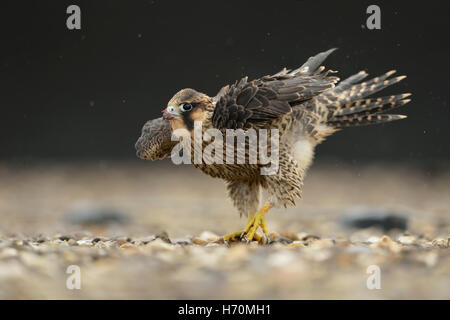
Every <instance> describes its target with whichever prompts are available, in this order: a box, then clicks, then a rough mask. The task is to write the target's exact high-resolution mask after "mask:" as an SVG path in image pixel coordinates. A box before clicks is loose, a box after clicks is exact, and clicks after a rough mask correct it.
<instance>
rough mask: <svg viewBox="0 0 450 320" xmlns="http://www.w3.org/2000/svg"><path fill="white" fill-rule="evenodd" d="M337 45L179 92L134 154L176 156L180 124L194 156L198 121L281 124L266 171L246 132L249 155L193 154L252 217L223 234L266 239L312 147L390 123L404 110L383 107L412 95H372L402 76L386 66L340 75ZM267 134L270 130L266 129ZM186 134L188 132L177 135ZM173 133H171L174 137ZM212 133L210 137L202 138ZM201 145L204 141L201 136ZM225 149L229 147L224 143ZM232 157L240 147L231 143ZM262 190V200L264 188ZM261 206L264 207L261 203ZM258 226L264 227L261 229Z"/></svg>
mask: <svg viewBox="0 0 450 320" xmlns="http://www.w3.org/2000/svg"><path fill="white" fill-rule="evenodd" d="M334 50H335V49H330V50H328V51H326V52H322V53H319V54H317V55H315V56H313V57H310V58H309V59H308V60H307V61H306V63H304V64H303V65H302V66H301V67H300V68H297V69H295V70H288V69H286V68H284V69H283V70H281V71H280V72H278V73H276V74H274V75H267V76H264V77H262V78H259V79H256V80H252V81H249V80H248V78H247V77H244V78H242V79H241V80H240V81H236V82H235V83H234V84H233V85H229V86H225V87H223V88H222V89H221V90H220V91H219V93H218V94H217V95H216V96H214V97H210V96H208V95H206V94H204V93H201V92H198V91H196V90H193V89H183V90H181V91H179V92H178V93H176V94H175V95H174V96H173V97H172V99H171V100H170V101H169V103H168V104H167V107H166V108H165V109H164V110H163V111H162V112H163V117H162V118H158V119H155V120H150V121H148V122H147V123H146V124H145V125H144V127H143V129H142V135H141V137H140V138H139V139H138V141H137V142H136V150H137V156H138V157H139V158H141V159H145V160H158V159H164V158H166V157H172V158H173V157H174V154H177V155H178V154H179V153H180V151H179V150H178V151H177V152H176V153H174V149H175V146H176V145H177V143H178V141H177V139H173V133H174V132H175V131H177V130H178V129H182V130H186V132H188V134H190V135H191V137H190V138H193V139H190V142H189V143H190V144H192V148H191V149H190V151H189V152H190V153H191V156H194V153H195V151H194V149H196V148H195V147H194V144H195V143H194V142H192V141H195V138H194V137H193V136H194V131H195V129H194V128H195V123H197V122H200V123H201V124H202V127H201V132H203V133H204V132H205V131H206V130H208V129H217V130H219V131H220V132H221V133H223V134H224V135H225V134H226V132H228V130H230V129H232V130H241V132H244V133H245V132H248V131H249V130H252V129H253V130H261V129H266V130H273V129H276V130H277V134H278V145H277V152H278V164H277V171H276V172H274V173H272V174H262V173H261V169H262V168H264V167H267V166H268V164H267V163H263V162H262V161H260V160H257V161H256V163H255V162H249V153H250V151H252V150H253V151H254V150H256V152H260V150H259V149H258V148H257V147H255V145H254V143H250V142H249V140H245V146H246V148H245V156H244V158H245V161H244V163H242V161H241V163H235V162H232V161H230V163H228V162H226V163H223V162H221V163H211V162H207V161H200V162H195V163H193V165H194V166H195V167H196V168H198V169H200V170H201V171H203V172H204V173H206V174H207V175H209V176H212V177H215V178H221V179H223V180H224V181H225V183H226V185H227V189H228V195H229V197H230V198H231V200H232V202H233V204H234V206H235V207H236V208H237V210H238V212H239V213H240V215H241V216H242V215H245V216H247V217H248V222H247V225H246V226H245V228H244V229H243V230H239V231H238V232H234V233H231V234H228V235H225V236H224V237H223V239H224V242H225V243H226V244H228V243H229V242H230V241H234V240H237V241H240V240H243V239H244V240H246V241H258V242H260V243H266V242H267V241H268V237H267V236H268V233H269V231H268V228H267V225H266V221H265V215H266V213H267V212H268V211H269V209H270V208H272V207H285V208H287V207H293V206H295V205H296V200H298V199H300V198H301V192H302V185H303V179H304V177H305V174H306V171H307V169H308V168H309V166H310V165H311V163H312V161H313V157H314V148H315V147H316V146H317V145H318V144H319V143H321V142H322V141H324V139H325V138H326V137H327V136H329V135H331V134H333V133H334V132H337V131H339V130H341V128H344V127H351V126H361V125H370V124H378V123H385V122H389V121H393V120H399V119H404V118H406V116H404V115H397V114H386V113H385V112H386V111H388V110H391V109H395V108H398V107H400V106H403V105H404V104H406V103H408V102H409V101H410V99H406V98H407V97H408V96H410V94H409V93H404V94H398V95H391V96H384V97H378V98H368V96H370V95H372V94H374V93H376V92H378V91H380V90H382V89H384V88H386V87H388V86H390V85H393V84H395V83H397V82H399V81H401V80H402V79H404V78H405V76H397V77H391V76H392V75H393V74H394V73H395V71H389V72H387V73H385V74H383V75H381V76H379V77H375V78H373V79H370V80H366V81H363V80H364V79H365V78H366V77H367V73H366V72H365V71H361V72H359V73H357V74H355V75H353V76H351V77H349V78H346V79H345V80H343V81H340V82H339V80H340V79H339V78H338V77H336V76H335V75H334V74H335V72H334V71H332V70H325V67H324V66H322V65H321V64H322V63H323V61H324V60H325V59H326V58H327V57H328V55H329V54H331V53H332V52H333V51H334ZM266 138H267V136H266ZM179 139H180V140H184V139H185V138H184V137H180V138H179ZM172 140H174V141H172ZM205 140H207V139H205ZM200 145H201V148H206V147H207V143H206V142H205V141H203V140H202V141H201V143H200ZM223 153H224V157H225V150H224V151H223ZM234 153H235V154H233V157H235V156H239V155H237V154H236V153H237V151H236V150H235V151H234ZM261 191H264V193H265V195H264V202H262V201H261V198H262V196H261V194H262V192H261ZM261 204H262V206H261V207H260V205H261ZM259 228H261V230H262V232H263V234H262V235H260V234H258V233H257V231H258V230H259Z"/></svg>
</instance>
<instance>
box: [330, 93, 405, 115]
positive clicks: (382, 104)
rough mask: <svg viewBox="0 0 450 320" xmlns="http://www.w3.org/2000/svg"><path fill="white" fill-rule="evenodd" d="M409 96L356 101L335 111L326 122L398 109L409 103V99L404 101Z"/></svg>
mask: <svg viewBox="0 0 450 320" xmlns="http://www.w3.org/2000/svg"><path fill="white" fill-rule="evenodd" d="M410 95H411V94H410V93H404V94H398V95H394V96H389V97H382V98H376V99H365V100H356V101H353V102H351V103H347V104H345V105H344V106H343V108H342V109H340V110H338V111H336V112H335V113H334V115H333V117H332V118H331V119H330V120H328V121H333V120H334V119H344V118H345V117H346V116H351V117H353V118H354V117H358V116H361V115H369V114H375V113H380V112H382V111H386V110H390V109H394V108H398V107H401V106H403V105H405V104H407V103H408V102H410V101H411V99H405V98H407V97H409V96H410Z"/></svg>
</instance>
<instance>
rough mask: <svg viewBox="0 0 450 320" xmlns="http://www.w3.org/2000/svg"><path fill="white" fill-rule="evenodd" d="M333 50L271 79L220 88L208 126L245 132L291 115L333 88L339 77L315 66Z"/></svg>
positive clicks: (243, 79)
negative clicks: (295, 108)
mask: <svg viewBox="0 0 450 320" xmlns="http://www.w3.org/2000/svg"><path fill="white" fill-rule="evenodd" d="M334 50H335V49H331V50H328V51H326V52H322V53H319V54H318V55H316V56H314V57H311V58H309V59H308V61H307V62H306V63H305V64H303V65H302V66H301V67H300V68H298V69H295V70H293V71H291V70H287V69H286V68H285V69H283V70H281V71H280V72H278V73H277V74H274V75H272V76H264V77H262V78H260V79H257V80H253V81H247V77H245V78H242V79H241V80H240V81H239V82H236V83H235V84H233V85H231V86H225V87H223V88H222V89H221V90H220V91H219V93H218V94H217V95H216V97H214V99H213V101H215V102H216V107H215V110H214V114H213V117H212V124H213V126H214V127H216V128H218V129H241V128H242V129H246V128H249V127H251V126H252V124H257V123H264V122H269V121H271V120H274V119H276V118H279V117H281V116H282V115H284V114H286V113H289V112H291V110H292V107H293V106H295V105H298V104H300V103H302V102H304V101H306V100H309V99H311V98H312V97H314V96H316V95H318V94H320V93H321V92H323V91H325V90H327V89H330V88H333V87H334V84H335V83H336V82H337V81H338V80H339V78H337V77H334V76H329V75H328V74H329V72H330V71H327V72H323V71H324V69H325V67H319V66H320V64H321V63H322V62H323V61H324V60H325V59H326V57H327V56H328V55H329V54H330V53H331V52H333V51H334Z"/></svg>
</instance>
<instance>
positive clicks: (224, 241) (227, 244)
mask: <svg viewBox="0 0 450 320" xmlns="http://www.w3.org/2000/svg"><path fill="white" fill-rule="evenodd" d="M223 243H225V246H226V247H227V248H229V247H230V244H229V243H228V241H227V240H225V239H223Z"/></svg>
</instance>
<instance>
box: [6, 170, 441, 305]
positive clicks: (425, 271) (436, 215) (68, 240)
mask: <svg viewBox="0 0 450 320" xmlns="http://www.w3.org/2000/svg"><path fill="white" fill-rule="evenodd" d="M449 195H450V173H449V172H441V173H439V174H436V175H433V176H431V175H430V174H427V173H426V172H422V171H418V170H411V169H409V170H408V169H401V168H393V167H387V166H368V167H365V168H356V169H355V168H351V167H340V168H332V167H317V166H316V167H314V168H313V169H312V171H311V172H310V175H309V176H308V177H307V179H306V183H305V190H304V198H305V200H304V201H302V202H301V203H300V204H299V206H298V207H297V208H295V209H291V210H288V211H284V210H273V212H270V213H269V214H268V216H267V223H268V227H269V229H270V230H271V231H272V233H271V235H270V239H271V242H270V243H269V244H267V245H264V246H262V245H258V244H257V243H256V242H253V243H250V244H246V243H232V244H231V247H230V248H227V247H226V246H225V245H224V244H223V242H222V241H221V237H220V235H223V234H225V233H229V232H231V231H237V230H239V229H241V228H242V227H243V225H244V224H245V219H244V218H243V219H239V216H238V215H237V213H236V212H235V210H234V209H233V207H232V205H231V204H230V202H229V201H228V200H227V199H226V197H225V188H224V186H223V184H222V182H221V181H219V180H214V179H211V178H209V177H206V176H203V175H202V174H201V173H199V172H197V171H195V170H194V169H192V168H190V167H176V166H167V165H166V164H165V163H145V164H144V165H135V164H133V165H132V164H130V163H100V164H92V163H91V164H71V165H61V164H53V165H41V166H34V167H32V168H19V167H13V166H8V165H2V166H0V212H1V218H2V222H1V225H0V299H27V298H30V299H54V298H62V299H108V298H118V299H122V298H124V299H130V298H135V299H174V298H184V299H201V298H209V299H221V298H224V299H304V298H310V299H347V298H356V299H370V298H375V299H391V298H396V299H412V298H414V299H416V298H425V299H431V298H436V299H449V298H450V289H449V288H450V250H449V245H450V219H449V217H450V197H449ZM205 230H208V231H205ZM69 266H77V267H79V270H80V274H81V277H80V279H81V288H80V289H79V290H78V289H68V287H67V281H68V279H72V278H71V276H73V274H71V273H70V272H69V273H68V271H71V270H73V269H71V268H69ZM68 268H69V270H68ZM72 268H73V267H72ZM374 268H375V269H377V268H379V269H377V270H379V271H380V277H379V280H380V287H381V288H380V289H372V290H371V289H369V288H368V286H367V281H368V279H369V278H370V279H373V276H372V274H371V272H373V270H374ZM375 272H376V271H375ZM371 283H373V282H371ZM69 287H70V284H69Z"/></svg>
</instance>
